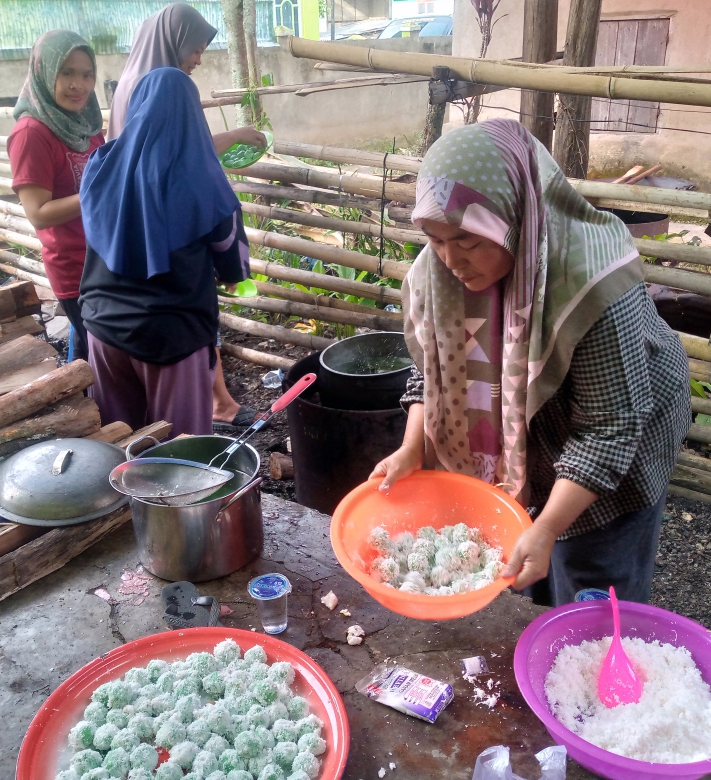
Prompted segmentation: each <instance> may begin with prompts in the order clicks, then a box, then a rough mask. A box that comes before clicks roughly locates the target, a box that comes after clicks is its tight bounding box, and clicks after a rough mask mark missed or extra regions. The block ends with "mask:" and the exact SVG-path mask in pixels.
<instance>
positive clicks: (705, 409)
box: [691, 395, 711, 414]
mask: <svg viewBox="0 0 711 780" xmlns="http://www.w3.org/2000/svg"><path fill="white" fill-rule="evenodd" d="M691 411H692V412H694V414H711V398H696V397H695V396H693V395H692V396H691Z"/></svg>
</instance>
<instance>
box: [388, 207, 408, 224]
mask: <svg viewBox="0 0 711 780" xmlns="http://www.w3.org/2000/svg"><path fill="white" fill-rule="evenodd" d="M388 216H389V217H390V219H392V220H393V221H394V222H406V223H407V224H408V225H412V206H409V207H405V206H390V205H389V206H388Z"/></svg>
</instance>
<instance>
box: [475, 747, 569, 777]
mask: <svg viewBox="0 0 711 780" xmlns="http://www.w3.org/2000/svg"><path fill="white" fill-rule="evenodd" d="M566 755H567V753H566V750H565V748H564V747H562V746H560V745H556V746H554V747H549V748H546V749H545V750H541V752H540V753H536V758H537V759H538V763H539V764H540V765H541V771H542V772H543V774H542V775H541V778H540V780H565V760H566ZM472 780H526V779H525V778H523V777H521V776H520V775H515V774H514V773H513V771H512V769H511V762H510V760H509V749H508V748H507V747H505V746H504V745H497V746H496V747H490V748H487V749H486V750H484V751H483V752H482V753H481V754H480V755H479V758H477V760H476V766H475V767H474V776H473V777H472Z"/></svg>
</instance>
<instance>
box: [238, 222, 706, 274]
mask: <svg viewBox="0 0 711 780" xmlns="http://www.w3.org/2000/svg"><path fill="white" fill-rule="evenodd" d="M245 232H246V233H247V238H248V239H249V240H250V242H252V243H255V244H260V245H261V246H268V247H271V248H272V249H281V250H284V251H286V252H293V253H294V254H297V255H301V256H302V257H313V258H315V259H316V260H322V261H323V262H324V263H337V264H338V265H345V266H348V268H355V269H357V270H358V271H368V272H370V273H373V274H378V275H379V276H387V277H389V278H391V279H399V280H402V279H404V278H405V276H406V275H407V272H408V271H409V270H410V266H409V265H408V264H407V263H400V262H398V261H396V260H383V262H382V269H381V267H380V265H381V264H380V261H379V260H378V258H377V257H373V256H372V255H364V254H361V253H360V252H352V251H351V250H350V249H341V248H340V247H335V246H329V245H328V244H321V243H319V242H318V241H308V240H307V239H305V238H294V237H293V236H283V235H281V234H280V233H266V232H265V231H263V230H255V229H253V228H245ZM664 270H671V269H664ZM687 273H688V272H687ZM709 279H710V281H711V277H710V278H709Z"/></svg>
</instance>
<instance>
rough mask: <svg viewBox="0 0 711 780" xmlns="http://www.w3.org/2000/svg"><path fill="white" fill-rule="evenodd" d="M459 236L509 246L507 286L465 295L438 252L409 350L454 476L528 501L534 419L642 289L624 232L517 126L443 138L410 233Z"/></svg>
mask: <svg viewBox="0 0 711 780" xmlns="http://www.w3.org/2000/svg"><path fill="white" fill-rule="evenodd" d="M423 219H431V220H435V221H438V222H443V223H446V224H449V225H456V226H458V227H461V228H463V229H464V230H467V231H468V232H470V233H474V234H476V235H480V236H484V237H486V238H488V239H490V240H492V241H494V242H495V243H497V244H499V245H500V246H503V247H505V248H506V249H507V250H508V251H509V252H511V254H512V255H513V257H514V259H515V265H514V268H513V270H512V272H511V273H510V274H509V275H508V277H506V278H505V279H503V280H501V281H500V282H498V283H496V284H495V285H492V287H490V288H488V289H487V290H484V291H482V292H479V293H475V292H471V291H469V290H467V289H466V288H465V287H464V285H463V284H462V283H461V282H460V281H459V280H458V279H457V278H456V277H455V276H454V275H453V274H452V273H451V272H450V271H449V270H448V269H447V267H446V266H445V264H444V263H443V262H441V260H440V259H439V257H438V256H437V254H436V253H435V251H434V250H433V249H432V247H431V246H430V245H427V246H426V247H425V248H424V250H423V251H422V252H421V254H420V255H419V257H418V258H417V260H415V263H414V264H413V267H412V269H411V270H410V272H409V274H408V276H407V279H406V281H405V284H404V285H403V303H404V308H405V314H406V317H405V338H406V340H407V345H408V348H409V350H410V353H411V355H412V357H413V358H414V360H415V363H416V364H417V366H418V368H419V369H420V371H421V372H422V373H423V375H424V377H425V432H426V434H427V445H428V450H429V451H430V453H431V452H432V450H434V454H435V455H436V459H437V460H438V461H439V463H440V464H441V465H442V466H444V467H445V468H446V469H447V470H449V471H453V472H457V473H461V474H468V475H470V476H474V477H479V478H480V479H483V480H485V481H487V482H490V483H505V484H506V485H508V486H509V492H511V493H512V494H513V495H514V496H515V497H517V498H518V499H519V501H521V502H522V503H524V505H525V502H526V499H527V496H526V489H525V488H526V445H527V436H528V425H529V424H530V421H531V418H532V417H533V415H534V414H535V413H536V412H537V411H538V410H539V409H540V408H541V406H542V405H543V404H544V403H545V402H546V401H547V400H548V399H549V398H551V396H552V395H553V394H554V393H555V392H556V390H557V389H558V388H559V387H560V386H561V384H562V383H563V380H564V379H565V376H566V374H567V372H568V368H569V366H570V360H571V357H572V354H573V350H574V349H575V346H576V345H577V343H578V342H579V341H580V339H581V338H582V337H583V336H584V335H585V333H586V332H587V331H588V330H589V329H590V327H591V326H592V325H593V324H594V323H595V322H596V321H597V320H598V319H599V318H600V316H601V315H602V314H603V312H604V311H605V309H606V308H607V307H608V306H610V304H612V303H613V302H614V301H616V300H617V299H618V298H619V297H620V296H621V295H623V294H624V293H625V292H626V291H627V290H629V289H630V288H631V287H633V286H634V285H635V284H637V283H639V282H640V281H641V280H642V269H641V263H640V259H639V255H638V253H637V250H636V249H635V246H634V244H633V242H632V238H631V236H630V234H629V232H628V230H627V228H626V227H625V225H624V224H623V223H622V222H621V221H620V220H619V219H618V218H617V217H615V216H613V215H612V214H610V213H606V212H601V211H598V210H596V209H595V208H594V207H593V206H591V205H590V204H589V203H588V202H587V201H586V200H584V199H583V198H582V197H581V196H580V195H578V193H577V192H576V191H575V190H574V189H573V187H572V186H571V185H570V184H569V183H568V181H567V180H566V178H565V176H564V175H563V173H562V172H561V170H560V169H559V168H558V166H557V165H556V163H555V162H554V161H553V159H552V157H551V156H550V155H549V154H548V152H547V151H546V149H545V148H544V147H543V146H542V145H541V144H540V143H539V142H538V141H537V140H536V139H535V138H534V137H533V136H532V135H530V133H529V132H528V131H527V130H526V129H525V128H524V127H523V126H522V125H521V124H519V123H518V122H514V121H511V120H503V119H495V120H491V121H488V122H483V123H481V124H476V125H467V126H464V127H461V128H458V129H456V130H453V131H451V132H450V133H448V134H447V135H445V136H443V137H442V138H440V139H439V140H438V141H437V142H436V143H435V144H434V145H433V146H432V147H431V149H430V150H429V151H428V152H427V155H426V156H425V159H424V161H423V163H422V168H421V169H420V173H419V175H418V179H417V205H416V206H415V209H414V212H413V215H412V221H413V222H414V224H415V225H417V226H420V225H421V220H423Z"/></svg>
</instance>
